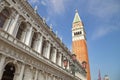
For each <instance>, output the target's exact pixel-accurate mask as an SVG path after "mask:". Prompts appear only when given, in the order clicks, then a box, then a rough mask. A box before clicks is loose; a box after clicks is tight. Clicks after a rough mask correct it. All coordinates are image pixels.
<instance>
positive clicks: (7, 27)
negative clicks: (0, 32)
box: [3, 17, 12, 31]
mask: <svg viewBox="0 0 120 80" xmlns="http://www.w3.org/2000/svg"><path fill="white" fill-rule="evenodd" d="M11 22H12V18H11V17H10V18H8V19H7V22H5V24H4V25H5V26H4V27H3V28H4V30H5V31H8V30H9V26H10V24H11Z"/></svg>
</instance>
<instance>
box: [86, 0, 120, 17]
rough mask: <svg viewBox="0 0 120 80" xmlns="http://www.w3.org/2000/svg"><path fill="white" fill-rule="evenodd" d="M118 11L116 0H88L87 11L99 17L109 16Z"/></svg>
mask: <svg viewBox="0 0 120 80" xmlns="http://www.w3.org/2000/svg"><path fill="white" fill-rule="evenodd" d="M118 11H120V5H119V1H117V0H90V1H88V12H89V13H91V14H93V15H96V16H98V17H101V18H105V17H110V16H112V15H114V14H115V13H117V12H118Z"/></svg>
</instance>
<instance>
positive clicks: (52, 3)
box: [41, 0, 68, 15]
mask: <svg viewBox="0 0 120 80" xmlns="http://www.w3.org/2000/svg"><path fill="white" fill-rule="evenodd" d="M67 2H68V0H42V1H41V4H42V5H44V6H46V8H47V12H48V14H49V15H55V14H62V13H64V12H65V8H66V6H67Z"/></svg>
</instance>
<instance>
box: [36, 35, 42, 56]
mask: <svg viewBox="0 0 120 80" xmlns="http://www.w3.org/2000/svg"><path fill="white" fill-rule="evenodd" d="M42 44H43V36H42V35H41V36H40V37H39V39H38V48H37V52H39V53H40V54H41V52H42Z"/></svg>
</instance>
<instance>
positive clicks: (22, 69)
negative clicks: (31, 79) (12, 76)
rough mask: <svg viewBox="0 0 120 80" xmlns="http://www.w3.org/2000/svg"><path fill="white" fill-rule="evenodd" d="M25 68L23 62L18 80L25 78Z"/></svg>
mask: <svg viewBox="0 0 120 80" xmlns="http://www.w3.org/2000/svg"><path fill="white" fill-rule="evenodd" d="M24 69H25V65H24V64H22V66H21V70H20V73H19V77H18V79H17V80H23V75H24Z"/></svg>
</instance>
